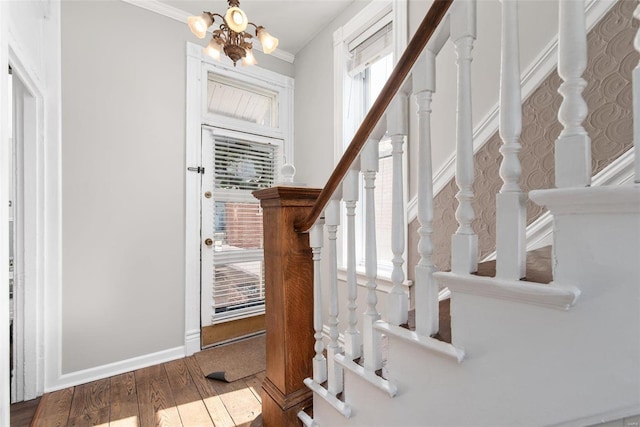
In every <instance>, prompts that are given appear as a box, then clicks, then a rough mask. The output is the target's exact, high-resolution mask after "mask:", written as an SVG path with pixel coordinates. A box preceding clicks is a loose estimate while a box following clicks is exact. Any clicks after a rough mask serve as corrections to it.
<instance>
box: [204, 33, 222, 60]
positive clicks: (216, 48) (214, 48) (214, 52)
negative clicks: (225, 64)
mask: <svg viewBox="0 0 640 427" xmlns="http://www.w3.org/2000/svg"><path fill="white" fill-rule="evenodd" d="M221 52H222V43H221V41H220V40H218V39H216V38H212V39H211V41H210V42H209V44H208V45H207V47H205V48H204V53H206V54H207V55H209V56H210V57H212V58H213V59H215V60H217V61H219V60H220V53H221Z"/></svg>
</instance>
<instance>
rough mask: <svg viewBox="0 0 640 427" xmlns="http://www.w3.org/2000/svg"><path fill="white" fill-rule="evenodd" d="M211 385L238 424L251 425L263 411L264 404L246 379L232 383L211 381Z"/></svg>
mask: <svg viewBox="0 0 640 427" xmlns="http://www.w3.org/2000/svg"><path fill="white" fill-rule="evenodd" d="M211 385H212V386H213V388H214V389H215V391H216V392H217V393H218V395H219V396H220V399H221V400H222V403H224V406H225V408H227V411H228V412H229V415H231V418H232V419H233V421H234V422H235V423H236V425H237V426H249V425H251V423H252V422H253V421H254V420H255V419H256V418H258V417H259V416H260V414H261V413H262V404H261V403H260V402H259V401H258V399H257V398H256V396H255V395H254V394H253V392H252V391H251V389H249V387H248V386H247V383H246V382H245V381H243V380H238V381H235V382H232V383H225V382H222V381H211Z"/></svg>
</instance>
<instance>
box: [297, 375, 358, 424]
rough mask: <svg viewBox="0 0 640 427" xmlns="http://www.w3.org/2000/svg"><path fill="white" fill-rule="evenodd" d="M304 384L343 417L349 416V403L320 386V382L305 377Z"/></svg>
mask: <svg viewBox="0 0 640 427" xmlns="http://www.w3.org/2000/svg"><path fill="white" fill-rule="evenodd" d="M304 384H305V385H306V386H307V387H308V388H309V389H310V390H311V391H313V392H314V393H315V394H316V395H317V396H320V397H321V398H323V399H324V400H325V401H326V402H327V403H328V404H329V405H331V406H332V407H333V408H334V409H335V410H336V411H338V412H339V413H340V414H341V415H342V416H343V417H345V418H347V419H348V418H351V405H349V404H348V403H345V402H343V401H342V400H339V399H338V398H337V397H335V396H334V395H333V394H331V393H329V391H328V390H327V389H326V388H324V387H322V386H321V385H320V384H318V383H317V382H315V381H314V380H312V379H311V378H305V379H304Z"/></svg>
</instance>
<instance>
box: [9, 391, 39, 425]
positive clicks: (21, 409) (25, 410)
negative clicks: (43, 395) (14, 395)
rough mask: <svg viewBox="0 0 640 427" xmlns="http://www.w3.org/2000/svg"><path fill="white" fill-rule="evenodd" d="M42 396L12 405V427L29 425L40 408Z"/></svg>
mask: <svg viewBox="0 0 640 427" xmlns="http://www.w3.org/2000/svg"><path fill="white" fill-rule="evenodd" d="M38 403H40V398H37V399H33V400H28V401H25V402H18V403H13V404H12V405H11V421H10V422H11V427H29V425H31V420H33V417H34V415H35V413H36V411H37V410H38Z"/></svg>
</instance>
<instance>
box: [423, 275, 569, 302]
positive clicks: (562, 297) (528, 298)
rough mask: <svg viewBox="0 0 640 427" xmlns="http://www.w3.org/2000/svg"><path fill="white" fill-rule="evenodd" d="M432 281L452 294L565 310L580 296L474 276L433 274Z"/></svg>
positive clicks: (564, 289)
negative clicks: (457, 293)
mask: <svg viewBox="0 0 640 427" xmlns="http://www.w3.org/2000/svg"><path fill="white" fill-rule="evenodd" d="M433 277H434V279H435V280H436V281H437V282H438V284H439V285H441V286H446V287H448V288H449V289H450V290H451V292H453V293H456V292H459V293H463V294H468V295H478V296H482V297H487V298H497V299H502V300H506V301H513V302H518V303H524V304H532V305H537V306H540V307H546V308H554V309H558V310H568V309H570V308H571V307H572V306H573V305H574V304H575V303H576V300H577V299H578V297H579V296H580V290H579V289H578V288H576V287H573V286H567V287H562V286H559V285H558V284H557V283H554V284H551V285H546V284H540V283H533V282H523V281H520V280H506V279H498V278H494V277H483V276H476V275H473V274H456V273H442V272H439V273H434V275H433Z"/></svg>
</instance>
